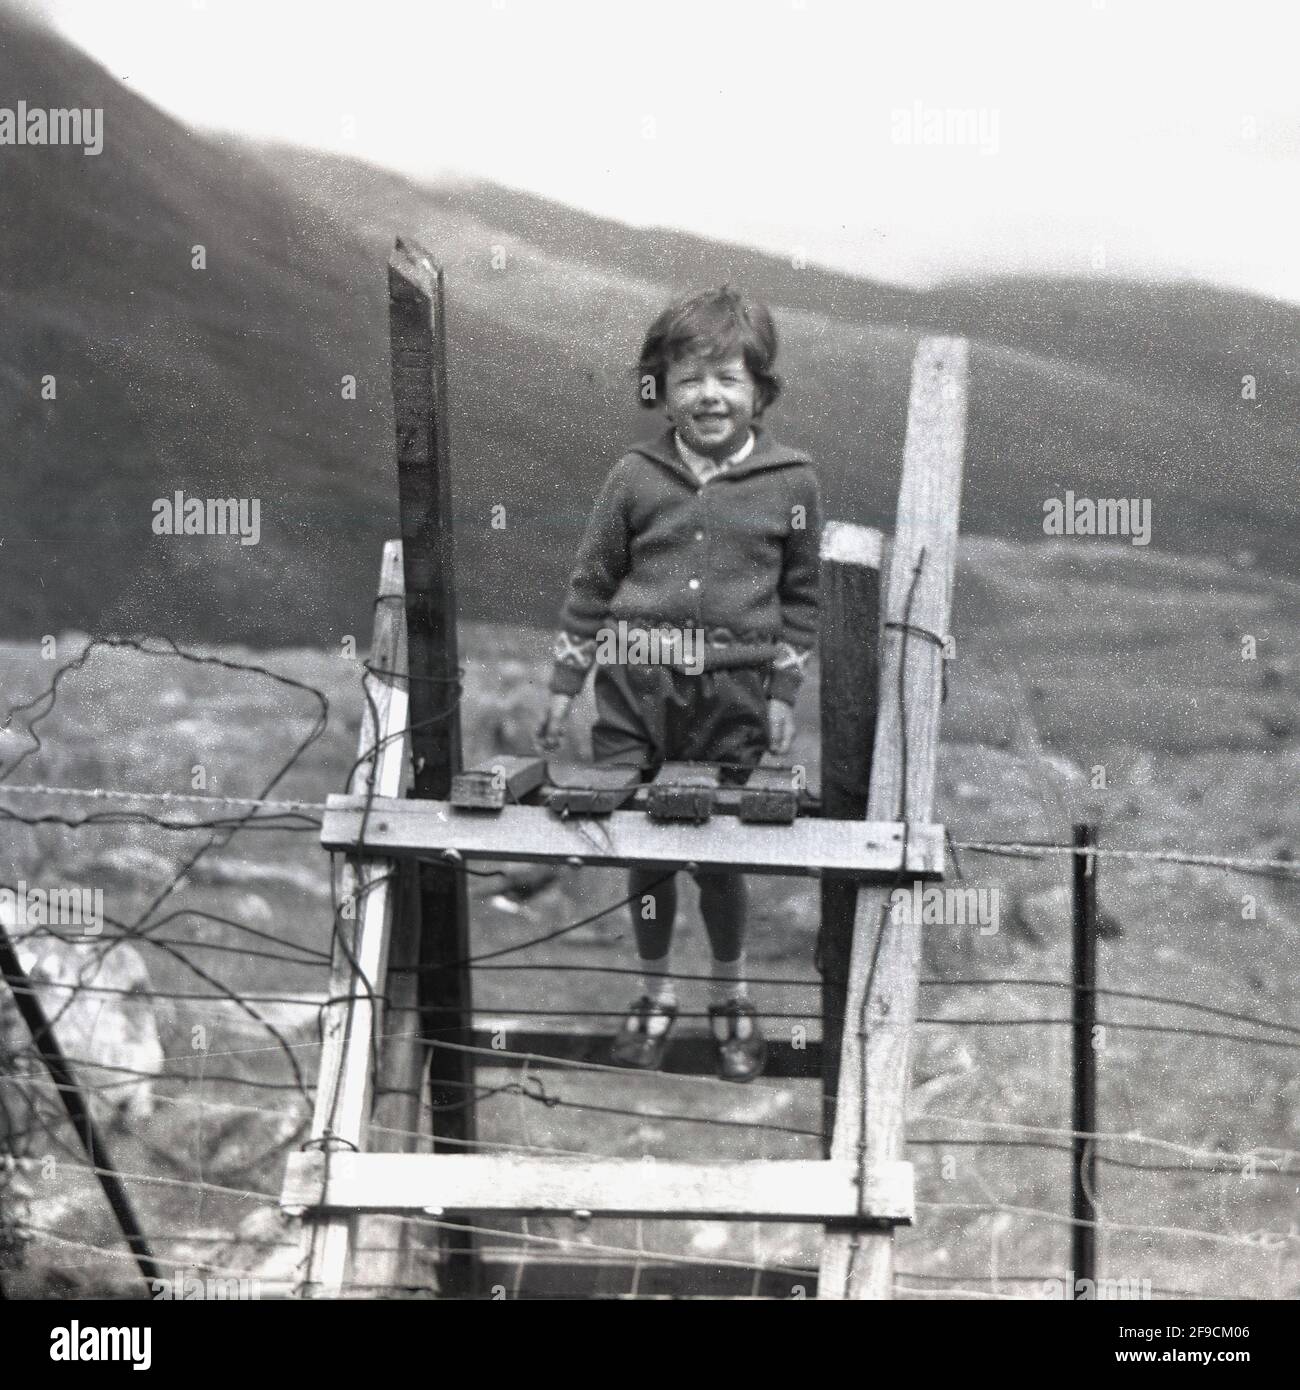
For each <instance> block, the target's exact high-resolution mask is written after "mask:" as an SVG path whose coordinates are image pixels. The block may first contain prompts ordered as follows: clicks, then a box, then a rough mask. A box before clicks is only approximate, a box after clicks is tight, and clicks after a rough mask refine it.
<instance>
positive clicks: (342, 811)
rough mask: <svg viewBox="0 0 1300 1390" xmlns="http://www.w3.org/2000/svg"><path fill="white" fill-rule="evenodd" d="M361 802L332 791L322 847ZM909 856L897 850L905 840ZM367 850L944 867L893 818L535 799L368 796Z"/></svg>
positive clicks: (927, 839) (768, 866)
mask: <svg viewBox="0 0 1300 1390" xmlns="http://www.w3.org/2000/svg"><path fill="white" fill-rule="evenodd" d="M364 812H365V802H364V801H363V800H362V799H360V798H357V797H342V796H331V797H330V798H329V801H328V802H327V809H326V811H325V817H324V820H323V822H322V826H321V844H322V845H324V846H325V847H326V848H327V849H329V848H337V847H339V846H341V845H351V844H355V843H356V842H357V837H358V836H359V835H360V834H361V823H362V817H363V814H364ZM905 838H906V841H907V858H906V862H904V859H903V848H904V839H905ZM365 845H366V848H367V850H368V851H369V852H370V853H372V854H383V855H391V856H393V857H394V858H401V857H402V856H405V855H412V854H420V855H429V854H438V853H453V854H454V855H456V856H459V858H461V859H466V860H469V859H486V860H503V859H504V860H519V861H525V862H528V861H531V862H534V863H545V862H548V861H552V860H557V859H559V860H564V861H566V862H570V863H580V864H590V865H604V866H607V867H609V866H619V865H630V864H646V865H650V866H661V867H663V868H668V867H678V868H689V867H691V866H695V867H698V868H707V869H728V868H732V869H737V870H740V871H742V872H747V873H770V874H796V875H814V874H816V873H818V872H820V871H823V870H826V869H838V870H841V871H842V872H845V873H853V874H856V875H858V876H859V877H860V878H862V879H864V880H866V879H871V878H875V879H878V880H879V879H881V878H888V879H889V880H890V881H891V882H892V881H893V879H894V878H895V877H896V876H897V875H898V874H899V873H900V872H904V873H907V874H914V875H916V876H918V877H924V878H933V877H937V876H939V875H941V874H942V873H943V848H944V846H943V827H942V826H940V825H926V824H915V823H914V824H912V825H911V827H910V829H909V830H908V832H907V834H906V836H905V833H904V827H903V825H902V824H900V823H899V822H898V821H849V820H826V819H815V820H814V819H808V820H804V819H799V820H796V821H795V823H794V824H793V825H743V824H741V823H740V822H739V821H728V822H726V823H725V824H721V823H719V822H718V821H716V820H714V821H710V822H709V823H708V824H707V825H688V824H684V823H681V822H672V821H662V822H661V821H652V820H650V819H649V817H647V816H644V815H642V814H641V813H640V812H639V811H615V812H614V813H613V814H612V815H610V816H608V817H606V818H604V819H602V820H601V822H600V830H599V832H598V833H595V834H593V832H592V830H591V828H590V827H588V826H586V825H584V824H583V822H582V821H580V820H567V821H566V820H561V819H560V818H559V817H558V816H556V815H553V814H552V813H551V812H549V811H547V810H545V809H543V808H542V807H540V806H507V807H505V808H504V809H503V810H502V811H501V813H500V815H496V816H490V817H485V816H480V815H477V814H476V813H475V812H473V811H458V810H456V808H455V807H454V806H451V805H449V804H448V803H447V802H445V801H396V800H394V801H382V802H380V801H376V802H374V803H372V805H371V807H370V813H369V816H368V818H367V819H366V827H365Z"/></svg>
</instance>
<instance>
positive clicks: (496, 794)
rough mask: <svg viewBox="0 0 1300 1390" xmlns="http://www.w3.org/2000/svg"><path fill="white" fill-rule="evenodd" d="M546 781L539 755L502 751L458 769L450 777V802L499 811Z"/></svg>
mask: <svg viewBox="0 0 1300 1390" xmlns="http://www.w3.org/2000/svg"><path fill="white" fill-rule="evenodd" d="M545 781H546V763H545V762H544V761H543V760H542V759H541V758H517V757H513V756H507V755H505V754H503V755H502V756H501V757H499V758H493V759H492V761H491V762H489V763H481V764H480V765H479V766H478V767H471V768H467V769H466V770H465V771H464V772H458V773H457V774H456V775H455V776H454V777H453V778H452V779H451V804H452V805H453V806H455V807H457V808H458V809H460V810H462V811H499V810H501V808H502V807H503V806H515V805H518V804H519V802H521V801H522V800H523V799H524V797H526V796H527V795H528V793H529V792H531V791H536V790H537V788H538V787H540V786H541V785H542V783H543V782H545Z"/></svg>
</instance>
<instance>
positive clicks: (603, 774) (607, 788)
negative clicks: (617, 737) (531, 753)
mask: <svg viewBox="0 0 1300 1390" xmlns="http://www.w3.org/2000/svg"><path fill="white" fill-rule="evenodd" d="M551 781H552V782H553V784H554V785H553V786H550V787H548V788H547V789H546V792H545V795H544V800H545V803H546V805H547V806H548V807H549V808H550V809H551V810H552V811H554V812H555V813H556V814H557V815H560V816H607V815H610V814H611V813H612V812H614V811H617V810H618V808H619V807H620V806H622V805H623V804H624V803H625V802H626V801H627V800H628V799H629V798H630V797H632V796H634V795H635V794H636V790H637V788H638V787H639V786H640V785H641V769H640V768H639V767H626V766H624V765H622V764H619V763H591V764H583V765H579V764H576V763H554V764H552V766H551Z"/></svg>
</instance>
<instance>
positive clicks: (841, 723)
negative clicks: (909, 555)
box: [817, 521, 884, 1156]
mask: <svg viewBox="0 0 1300 1390" xmlns="http://www.w3.org/2000/svg"><path fill="white" fill-rule="evenodd" d="M883 549H884V544H883V538H882V537H881V534H880V532H879V531H875V530H872V529H871V528H870V527H868V526H854V525H851V524H849V523H848V522H842V521H831V522H828V523H827V524H826V526H825V527H823V529H822V538H821V637H820V640H819V642H818V651H819V652H820V654H821V726H822V764H821V773H822V776H821V781H822V799H821V805H822V811H823V813H824V814H825V815H827V816H830V817H833V818H835V819H838V820H860V819H862V818H863V817H864V816H865V815H866V812H867V788H868V786H869V785H870V781H871V744H872V740H873V739H874V737H875V729H876V703H877V700H878V698H879V687H880V562H881V556H882V554H883ZM857 902H858V885H857V883H856V881H855V880H854V879H852V878H842V877H839V876H837V875H835V874H826V875H824V876H823V878H822V884H821V931H820V932H819V934H818V938H817V946H818V964H819V966H820V969H821V972H822V1020H823V1022H822V1037H823V1039H824V1041H825V1046H824V1047H823V1048H822V1134H823V1141H822V1143H823V1150H824V1152H825V1153H826V1154H827V1155H828V1156H829V1154H830V1144H831V1134H832V1132H833V1130H834V1127H835V1098H836V1093H837V1091H838V1089H839V1078H840V1039H841V1036H842V1034H843V1031H844V1008H845V1003H846V1001H847V998H848V981H849V948H850V946H851V944H852V941H853V917H854V913H855V911H856V908H857Z"/></svg>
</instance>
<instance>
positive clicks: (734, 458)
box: [673, 430, 754, 471]
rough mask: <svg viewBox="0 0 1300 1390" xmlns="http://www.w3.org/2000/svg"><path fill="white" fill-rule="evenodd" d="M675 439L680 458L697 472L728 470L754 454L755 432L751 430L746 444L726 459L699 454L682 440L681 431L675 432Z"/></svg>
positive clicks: (746, 438)
mask: <svg viewBox="0 0 1300 1390" xmlns="http://www.w3.org/2000/svg"><path fill="white" fill-rule="evenodd" d="M673 439H674V440H675V441H676V443H677V454H678V457H679V458H680V459H681V461H682V462H683V463H684V464H686V466H687V467H688V468H691V469H693V470H696V471H698V470H699V469H701V468H728V467H730V466H731V465H732V464H733V463H743V462H744V461H745V460H746V459H747V458H748V457H749V456H750V454H752V453H753V452H754V431H753V430H750V431H749V433H748V434H747V435H746V437H745V442H744V443H743V444H742V445H741V446H740V448H739V449H737V450H736V451H735V453H734V454H728V455H727V457H726V458H724V459H711V458H710V457H709V456H708V455H707V454H701V453H697V452H696V451H695V450H694V449H692V448H691V446H690V445H689V444H687V443H686V442H685V441H684V440H683V439H682V436H681V432H680V431H679V430H674V431H673Z"/></svg>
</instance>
